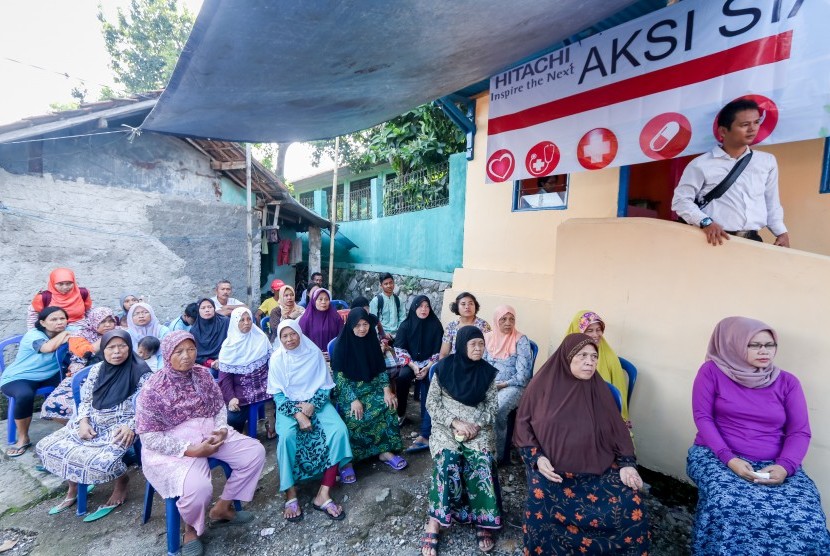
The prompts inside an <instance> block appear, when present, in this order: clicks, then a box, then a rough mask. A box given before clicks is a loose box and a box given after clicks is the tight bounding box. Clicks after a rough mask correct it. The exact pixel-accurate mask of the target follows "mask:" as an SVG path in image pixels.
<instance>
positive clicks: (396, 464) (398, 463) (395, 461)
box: [383, 456, 409, 471]
mask: <svg viewBox="0 0 830 556" xmlns="http://www.w3.org/2000/svg"><path fill="white" fill-rule="evenodd" d="M383 463H385V464H386V465H388V466H389V467H391V468H392V469H394V470H395V471H400V470H401V469H403V468H404V467H406V466H407V465H409V464H408V463H407V462H406V460H405V459H403V458H402V457H401V456H392V457H391V458H389V459H388V460H386V461H384V462H383Z"/></svg>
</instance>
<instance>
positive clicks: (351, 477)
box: [340, 467, 357, 485]
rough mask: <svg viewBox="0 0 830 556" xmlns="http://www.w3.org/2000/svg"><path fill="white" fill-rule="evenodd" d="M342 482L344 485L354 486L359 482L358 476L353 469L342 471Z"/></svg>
mask: <svg viewBox="0 0 830 556" xmlns="http://www.w3.org/2000/svg"><path fill="white" fill-rule="evenodd" d="M340 482H341V483H343V484H344V485H353V484H355V483H356V482H357V476H356V475H355V474H354V468H353V467H347V468H346V469H341V470H340Z"/></svg>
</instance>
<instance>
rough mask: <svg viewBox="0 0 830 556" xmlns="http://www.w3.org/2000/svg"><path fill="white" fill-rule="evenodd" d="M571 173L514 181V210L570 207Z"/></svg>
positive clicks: (562, 208)
mask: <svg viewBox="0 0 830 556" xmlns="http://www.w3.org/2000/svg"><path fill="white" fill-rule="evenodd" d="M569 183H570V175H569V174H557V175H554V176H544V177H540V178H529V179H526V180H516V181H515V182H513V210H514V211H525V210H564V209H566V208H568V189H569Z"/></svg>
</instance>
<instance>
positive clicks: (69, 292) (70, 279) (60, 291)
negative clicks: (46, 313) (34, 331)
mask: <svg viewBox="0 0 830 556" xmlns="http://www.w3.org/2000/svg"><path fill="white" fill-rule="evenodd" d="M46 307H60V308H61V309H63V310H64V312H65V313H66V318H67V319H68V320H67V323H68V328H69V329H70V330H71V328H72V327H73V325H79V326H80V325H82V324H83V320H84V319H85V318H86V315H87V312H88V311H89V310H90V309H91V308H92V296H91V295H90V294H89V290H87V289H86V288H81V287H79V286H78V284H77V282H76V281H75V273H74V272H72V271H71V270H70V269H68V268H56V269H55V270H53V271H52V272H51V273H50V274H49V283H48V285H47V286H46V289H45V290H43V291H41V292H38V293H37V294H35V296H34V297H33V298H32V304H31V305H29V312H28V315H27V317H26V327H27V328H32V327H34V326H35V323H36V322H38V320H39V319H38V313H40V311H42V310H43V309H45V308H46Z"/></svg>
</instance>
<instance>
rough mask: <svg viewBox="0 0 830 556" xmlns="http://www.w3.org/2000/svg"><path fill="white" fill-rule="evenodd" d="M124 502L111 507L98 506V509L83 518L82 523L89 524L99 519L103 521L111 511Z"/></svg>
mask: <svg viewBox="0 0 830 556" xmlns="http://www.w3.org/2000/svg"><path fill="white" fill-rule="evenodd" d="M123 503H124V502H119V503H118V504H113V505H112V506H98V509H97V510H95V511H94V512H92V513H91V514H89V515H88V516H86V517H85V518H84V523H89V522H91V521H98V520H99V519H103V518H105V517H107V516H108V515H110V514H111V513H112V511H113V510H114V509H115V508H117V507H118V506H120V505H121V504H123Z"/></svg>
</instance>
